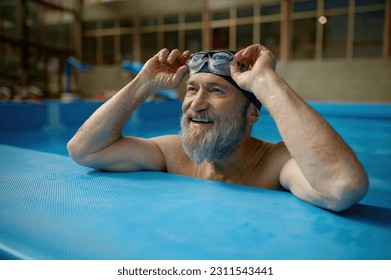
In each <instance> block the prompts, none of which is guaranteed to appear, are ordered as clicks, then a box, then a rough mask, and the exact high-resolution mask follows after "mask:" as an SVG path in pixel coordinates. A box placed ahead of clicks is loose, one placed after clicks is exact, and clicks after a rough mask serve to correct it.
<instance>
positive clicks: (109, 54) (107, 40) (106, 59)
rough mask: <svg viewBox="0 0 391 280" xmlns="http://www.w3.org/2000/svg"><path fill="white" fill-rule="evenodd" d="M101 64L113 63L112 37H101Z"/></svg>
mask: <svg viewBox="0 0 391 280" xmlns="http://www.w3.org/2000/svg"><path fill="white" fill-rule="evenodd" d="M102 49H103V64H113V63H114V37H113V36H104V37H103V45H102Z"/></svg>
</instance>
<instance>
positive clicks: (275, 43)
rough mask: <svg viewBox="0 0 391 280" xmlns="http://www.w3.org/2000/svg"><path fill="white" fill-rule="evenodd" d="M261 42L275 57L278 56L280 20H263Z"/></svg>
mask: <svg viewBox="0 0 391 280" xmlns="http://www.w3.org/2000/svg"><path fill="white" fill-rule="evenodd" d="M260 32H261V34H260V39H261V44H262V45H264V46H265V47H267V48H268V49H269V50H270V51H271V52H273V54H274V55H275V56H276V58H279V57H280V22H279V21H277V22H265V23H262V24H261V30H260Z"/></svg>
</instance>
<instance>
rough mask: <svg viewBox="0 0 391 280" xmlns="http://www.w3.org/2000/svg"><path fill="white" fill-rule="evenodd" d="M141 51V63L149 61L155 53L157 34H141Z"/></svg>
mask: <svg viewBox="0 0 391 280" xmlns="http://www.w3.org/2000/svg"><path fill="white" fill-rule="evenodd" d="M141 49H142V56H141V59H142V61H143V62H145V61H147V60H148V59H150V58H151V57H152V56H154V55H155V54H156V52H157V33H156V32H151V33H143V34H141Z"/></svg>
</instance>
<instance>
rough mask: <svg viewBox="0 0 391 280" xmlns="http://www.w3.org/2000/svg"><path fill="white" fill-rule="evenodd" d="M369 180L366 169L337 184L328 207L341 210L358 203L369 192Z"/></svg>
mask: <svg viewBox="0 0 391 280" xmlns="http://www.w3.org/2000/svg"><path fill="white" fill-rule="evenodd" d="M368 186H369V180H368V176H367V174H366V173H365V171H362V172H359V174H355V176H352V177H350V178H347V179H345V180H343V182H342V183H340V184H336V186H335V187H334V189H333V193H332V195H331V199H330V201H329V205H328V207H327V208H328V209H330V210H332V211H335V212H341V211H344V210H346V209H348V208H349V207H351V206H353V205H354V204H356V203H358V202H359V201H360V200H361V199H362V198H363V197H364V196H365V195H366V194H367V192H368Z"/></svg>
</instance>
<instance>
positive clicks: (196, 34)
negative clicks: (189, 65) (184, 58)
mask: <svg viewBox="0 0 391 280" xmlns="http://www.w3.org/2000/svg"><path fill="white" fill-rule="evenodd" d="M201 38H202V32H201V30H200V29H196V30H186V32H185V49H187V50H189V51H191V52H198V51H200V50H201V46H202V44H201Z"/></svg>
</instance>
